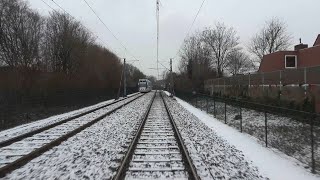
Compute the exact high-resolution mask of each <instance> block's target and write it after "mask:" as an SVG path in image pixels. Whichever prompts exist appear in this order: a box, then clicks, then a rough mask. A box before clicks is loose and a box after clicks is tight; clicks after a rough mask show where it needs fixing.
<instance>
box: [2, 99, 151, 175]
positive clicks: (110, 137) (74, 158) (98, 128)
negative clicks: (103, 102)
mask: <svg viewBox="0 0 320 180" xmlns="http://www.w3.org/2000/svg"><path fill="white" fill-rule="evenodd" d="M152 96H153V93H149V94H146V95H144V96H143V97H141V98H139V99H137V100H135V101H133V102H132V103H130V104H128V105H126V106H124V107H123V108H121V109H119V110H117V111H116V112H114V113H112V114H111V115H110V116H107V117H106V118H104V119H102V120H101V121H99V122H98V123H96V124H94V125H92V126H91V127H89V128H87V129H85V130H83V131H82V132H80V133H78V134H76V135H75V136H73V137H71V138H69V139H68V140H67V141H65V142H63V143H61V144H60V145H59V146H56V147H54V148H53V149H51V150H49V151H47V152H46V153H44V154H42V155H41V156H39V157H37V158H35V159H33V160H32V161H30V162H29V163H27V164H26V165H24V166H23V167H21V168H20V169H17V170H15V171H13V172H12V173H10V174H8V175H7V176H6V177H5V178H4V179H110V178H111V177H112V176H113V175H114V174H115V170H116V168H117V167H118V166H119V164H120V161H121V158H122V157H123V156H124V153H125V151H126V149H127V146H128V144H129V143H130V142H131V140H132V136H133V134H134V133H135V130H136V128H137V125H138V124H139V122H140V121H141V117H142V115H143V113H144V112H145V111H146V107H147V106H148V102H150V100H151V98H152Z"/></svg>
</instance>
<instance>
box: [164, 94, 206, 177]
mask: <svg viewBox="0 0 320 180" xmlns="http://www.w3.org/2000/svg"><path fill="white" fill-rule="evenodd" d="M160 96H161V98H162V101H163V103H164V107H165V109H166V111H167V114H168V117H169V120H170V123H171V125H172V127H173V131H174V134H175V136H176V139H177V140H178V141H177V142H178V145H179V148H180V150H181V153H182V156H183V157H184V158H183V160H184V162H185V165H186V168H187V170H188V172H189V176H190V177H189V178H190V179H194V180H200V178H199V176H198V174H197V170H196V168H195V167H194V165H193V163H192V159H191V157H190V156H189V152H188V150H187V147H186V146H185V145H184V142H183V139H182V137H181V134H180V132H179V129H178V127H177V125H176V123H175V122H174V119H173V117H172V115H171V112H170V110H169V107H168V105H167V102H166V101H165V100H164V98H163V96H162V93H160Z"/></svg>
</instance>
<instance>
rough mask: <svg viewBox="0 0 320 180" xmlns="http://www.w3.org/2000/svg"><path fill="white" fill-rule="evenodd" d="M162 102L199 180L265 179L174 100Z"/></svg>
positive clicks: (250, 164) (241, 155) (239, 154)
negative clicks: (177, 130) (179, 135)
mask: <svg viewBox="0 0 320 180" xmlns="http://www.w3.org/2000/svg"><path fill="white" fill-rule="evenodd" d="M166 102H167V103H168V105H169V107H170V108H169V109H170V111H171V114H172V116H173V118H174V120H175V122H176V124H177V126H178V129H179V131H180V133H181V136H182V138H183V140H184V143H185V145H186V147H187V149H188V151H189V154H190V156H191V158H192V161H193V163H194V165H195V167H196V169H197V171H198V175H199V176H200V178H201V179H246V180H249V179H268V178H266V177H263V176H262V175H261V173H260V172H259V170H258V169H257V167H255V166H254V165H253V164H252V162H251V161H248V160H247V159H246V158H245V156H244V155H243V153H242V152H241V151H239V150H237V149H236V148H235V147H234V146H232V145H230V144H229V143H228V142H227V141H226V140H224V139H222V138H221V137H220V136H218V135H217V134H216V133H215V132H214V131H213V130H211V129H210V128H208V127H207V126H206V125H205V124H204V123H202V122H201V121H200V120H199V119H198V118H197V117H195V116H194V115H193V114H191V113H190V112H189V111H187V110H186V109H184V108H183V107H182V106H181V105H180V104H178V103H177V102H176V101H175V100H173V99H171V98H169V97H166Z"/></svg>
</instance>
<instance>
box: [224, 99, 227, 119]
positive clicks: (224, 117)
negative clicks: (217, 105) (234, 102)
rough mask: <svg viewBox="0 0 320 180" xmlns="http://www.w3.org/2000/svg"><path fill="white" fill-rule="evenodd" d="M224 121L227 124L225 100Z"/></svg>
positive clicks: (225, 104)
mask: <svg viewBox="0 0 320 180" xmlns="http://www.w3.org/2000/svg"><path fill="white" fill-rule="evenodd" d="M224 123H225V124H227V103H226V101H224Z"/></svg>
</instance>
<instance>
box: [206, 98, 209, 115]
mask: <svg viewBox="0 0 320 180" xmlns="http://www.w3.org/2000/svg"><path fill="white" fill-rule="evenodd" d="M206 106H207V113H208V112H209V107H208V98H206Z"/></svg>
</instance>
